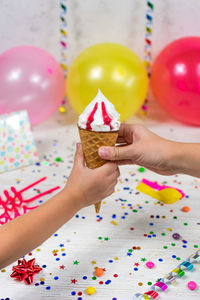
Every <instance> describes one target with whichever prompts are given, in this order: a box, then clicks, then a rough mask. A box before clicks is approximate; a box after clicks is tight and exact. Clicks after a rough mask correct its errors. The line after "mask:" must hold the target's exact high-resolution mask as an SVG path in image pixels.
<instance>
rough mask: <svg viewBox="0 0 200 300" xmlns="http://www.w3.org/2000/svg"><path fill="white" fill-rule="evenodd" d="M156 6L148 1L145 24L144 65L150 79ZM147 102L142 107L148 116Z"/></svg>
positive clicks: (150, 0)
mask: <svg viewBox="0 0 200 300" xmlns="http://www.w3.org/2000/svg"><path fill="white" fill-rule="evenodd" d="M153 11H154V4H153V1H152V0H147V10H146V24H145V46H144V65H145V68H146V71H147V74H148V76H149V77H150V71H151V59H152V24H153ZM147 102H148V100H147V99H145V101H144V104H143V105H142V110H143V113H144V114H146V111H147Z"/></svg>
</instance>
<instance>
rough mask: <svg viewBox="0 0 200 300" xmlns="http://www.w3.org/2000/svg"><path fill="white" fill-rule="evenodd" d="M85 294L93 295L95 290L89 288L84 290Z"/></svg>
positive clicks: (91, 287)
mask: <svg viewBox="0 0 200 300" xmlns="http://www.w3.org/2000/svg"><path fill="white" fill-rule="evenodd" d="M86 293H87V294H88V295H93V294H94V293H95V288H94V287H93V286H89V287H88V288H87V289H86Z"/></svg>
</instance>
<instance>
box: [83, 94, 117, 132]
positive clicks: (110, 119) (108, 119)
mask: <svg viewBox="0 0 200 300" xmlns="http://www.w3.org/2000/svg"><path fill="white" fill-rule="evenodd" d="M78 126H79V127H80V128H82V129H87V130H92V131H117V130H119V127H120V114H118V112H117V111H116V110H115V107H114V105H113V104H112V103H111V102H110V101H108V99H107V98H106V97H105V96H104V95H103V94H102V92H101V91H100V90H98V93H97V95H96V97H95V98H94V100H92V101H91V102H90V104H88V106H86V108H85V110H84V111H83V113H82V114H81V115H80V116H79V119H78Z"/></svg>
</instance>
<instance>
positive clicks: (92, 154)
mask: <svg viewBox="0 0 200 300" xmlns="http://www.w3.org/2000/svg"><path fill="white" fill-rule="evenodd" d="M78 129H79V135H80V139H81V144H82V149H83V153H84V156H85V160H86V165H87V167H88V168H90V169H96V168H98V167H101V166H102V165H104V164H105V163H106V160H104V159H102V158H101V157H100V156H99V155H98V149H99V148H100V147H102V146H111V147H113V146H114V145H115V143H116V140H117V137H118V131H106V132H97V131H91V130H86V129H82V128H80V127H78ZM100 208H101V201H100V202H98V203H96V204H95V210H96V213H99V211H100Z"/></svg>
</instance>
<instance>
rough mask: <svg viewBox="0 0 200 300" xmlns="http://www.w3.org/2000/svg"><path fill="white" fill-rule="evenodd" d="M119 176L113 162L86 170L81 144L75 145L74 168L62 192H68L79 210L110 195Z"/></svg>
mask: <svg viewBox="0 0 200 300" xmlns="http://www.w3.org/2000/svg"><path fill="white" fill-rule="evenodd" d="M119 175H120V173H119V169H118V166H117V164H116V163H115V162H108V163H106V164H105V165H103V166H102V167H100V168H97V169H93V170H92V169H89V168H87V167H86V166H85V160H84V155H83V152H82V148H81V144H77V149H76V154H75V158H74V167H73V169H72V172H71V174H70V177H69V179H68V182H67V184H66V187H65V188H64V191H66V193H68V192H69V193H70V194H71V195H72V196H73V197H74V199H76V201H77V203H76V204H77V206H78V208H79V209H80V208H82V207H85V206H89V205H91V204H95V203H97V202H99V201H101V200H103V199H104V198H106V197H108V196H109V195H111V194H112V193H113V192H114V187H115V185H116V184H117V178H118V177H119Z"/></svg>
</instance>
